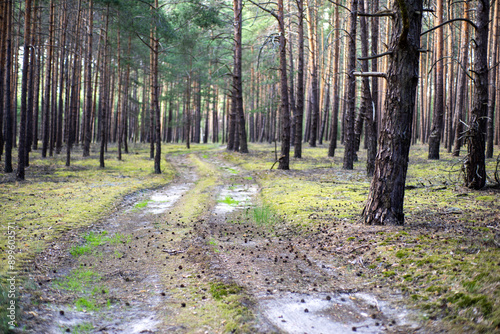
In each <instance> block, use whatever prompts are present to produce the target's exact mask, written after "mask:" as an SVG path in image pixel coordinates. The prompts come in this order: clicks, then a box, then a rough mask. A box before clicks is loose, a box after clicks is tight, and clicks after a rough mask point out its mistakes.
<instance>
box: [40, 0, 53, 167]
mask: <svg viewBox="0 0 500 334" xmlns="http://www.w3.org/2000/svg"><path fill="white" fill-rule="evenodd" d="M54 7H55V6H54V0H50V14H49V40H48V45H49V46H48V48H49V49H48V51H47V61H46V62H45V66H46V73H45V88H44V98H43V106H42V108H43V111H42V112H43V143H42V157H43V158H45V157H47V150H48V148H49V142H50V128H51V126H50V124H51V117H50V116H51V107H50V106H51V103H50V99H51V94H50V93H51V82H52V57H53V53H54V47H53V45H54Z"/></svg>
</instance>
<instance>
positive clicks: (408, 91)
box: [363, 0, 423, 225]
mask: <svg viewBox="0 0 500 334" xmlns="http://www.w3.org/2000/svg"><path fill="white" fill-rule="evenodd" d="M393 6H394V8H393V11H394V13H395V17H394V20H393V29H392V36H391V42H390V48H389V49H390V50H392V54H391V55H390V56H389V57H390V61H389V68H388V72H387V92H386V99H385V112H384V116H383V118H382V128H381V133H380V137H379V138H380V143H379V144H380V146H379V149H378V154H377V158H376V160H375V171H374V176H373V179H372V182H371V185H370V192H369V195H368V200H367V203H366V205H365V208H364V210H363V220H364V222H365V223H367V224H377V225H383V224H395V225H402V224H403V223H404V214H403V202H404V189H405V181H406V172H407V170H408V156H409V151H410V143H411V131H412V120H413V112H414V110H415V100H416V93H417V84H418V77H419V73H418V62H419V57H420V54H419V48H420V32H421V28H422V12H423V1H422V0H398V1H395V2H394V5H393Z"/></svg>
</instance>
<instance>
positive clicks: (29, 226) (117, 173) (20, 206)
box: [0, 145, 174, 274]
mask: <svg viewBox="0 0 500 334" xmlns="http://www.w3.org/2000/svg"><path fill="white" fill-rule="evenodd" d="M129 149H130V151H131V154H129V155H124V156H123V160H122V161H119V160H117V159H114V157H115V155H116V148H115V147H113V146H110V147H109V150H108V153H107V155H106V168H104V169H101V168H99V159H98V155H97V154H95V153H94V154H93V155H92V156H90V157H89V158H81V152H78V151H77V150H75V151H74V152H73V153H74V154H73V160H72V161H71V167H66V166H65V157H64V156H54V157H47V158H41V154H40V152H38V151H35V152H33V153H32V154H31V155H30V168H29V169H28V170H27V171H26V173H27V174H26V181H25V182H21V183H18V182H14V181H12V182H5V180H6V179H7V180H8V179H9V177H10V175H8V174H5V173H3V171H0V178H1V179H3V180H4V182H2V183H0V202H1V203H3V204H2V213H3V214H2V216H1V217H0V223H1V225H4V224H6V223H7V222H15V225H16V231H17V247H18V250H19V253H18V254H17V263H18V264H19V265H21V264H22V263H23V261H24V260H27V259H30V258H32V257H33V256H34V255H35V254H37V253H38V252H40V251H42V250H43V249H44V248H45V247H46V245H47V244H49V243H50V242H51V241H53V240H54V239H57V238H58V237H59V236H60V235H61V234H62V233H64V232H66V231H68V230H73V229H76V228H80V227H85V226H88V225H90V224H92V223H94V222H96V221H97V220H99V219H101V218H102V217H104V216H105V215H107V214H109V213H110V212H111V211H112V210H114V208H115V206H114V204H115V203H116V202H118V201H119V200H120V199H121V198H123V196H125V195H127V194H130V193H133V192H136V191H138V190H141V189H147V188H155V187H158V186H160V185H164V184H166V183H168V182H169V181H170V180H171V179H172V178H173V176H174V172H173V168H171V166H170V165H169V164H168V163H167V162H165V161H163V162H162V167H163V168H164V170H163V174H159V175H158V174H154V173H153V162H152V161H151V160H150V159H149V151H148V147H147V145H130V147H129ZM93 152H94V151H93ZM164 152H165V154H167V155H168V154H169V146H166V147H165V149H164ZM13 154H15V152H13ZM14 167H15V166H14ZM4 238H5V235H4V234H0V244H3V242H4V240H5V239H4ZM6 271H7V262H6V260H5V258H0V274H1V273H4V272H6Z"/></svg>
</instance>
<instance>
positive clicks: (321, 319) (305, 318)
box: [260, 293, 416, 334]
mask: <svg viewBox="0 0 500 334" xmlns="http://www.w3.org/2000/svg"><path fill="white" fill-rule="evenodd" d="M260 305H261V307H262V310H263V315H264V316H265V317H266V318H267V319H268V320H269V321H270V322H271V323H273V324H274V325H275V326H276V327H278V328H279V329H280V330H283V331H284V332H286V333H290V334H295V333H300V334H302V333H308V334H313V333H353V331H354V332H356V333H385V332H387V330H388V328H390V327H393V326H395V325H396V324H397V326H401V325H403V326H405V327H406V328H415V326H416V325H415V326H414V324H412V323H410V322H409V321H408V320H407V316H408V312H407V311H406V310H404V309H400V308H394V307H392V306H391V305H389V304H388V303H386V302H384V301H377V299H376V298H375V297H374V296H371V295H368V294H363V293H356V294H352V295H351V294H335V295H333V294H332V295H327V294H316V295H308V294H298V293H289V294H287V295H286V296H284V297H278V298H268V297H266V298H263V299H262V300H261V301H260Z"/></svg>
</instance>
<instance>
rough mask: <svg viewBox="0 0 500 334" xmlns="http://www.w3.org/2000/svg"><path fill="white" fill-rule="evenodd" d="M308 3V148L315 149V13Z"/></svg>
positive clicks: (317, 120)
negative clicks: (309, 82) (309, 76)
mask: <svg viewBox="0 0 500 334" xmlns="http://www.w3.org/2000/svg"><path fill="white" fill-rule="evenodd" d="M311 2H312V3H309V2H308V6H307V9H308V14H309V19H308V20H307V26H308V36H309V49H310V53H309V64H310V66H309V68H310V71H311V95H310V99H309V101H310V108H311V124H310V128H309V146H311V147H316V140H317V138H318V123H319V85H318V60H317V51H316V47H317V45H316V13H315V12H314V11H313V7H314V6H315V1H311Z"/></svg>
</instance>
